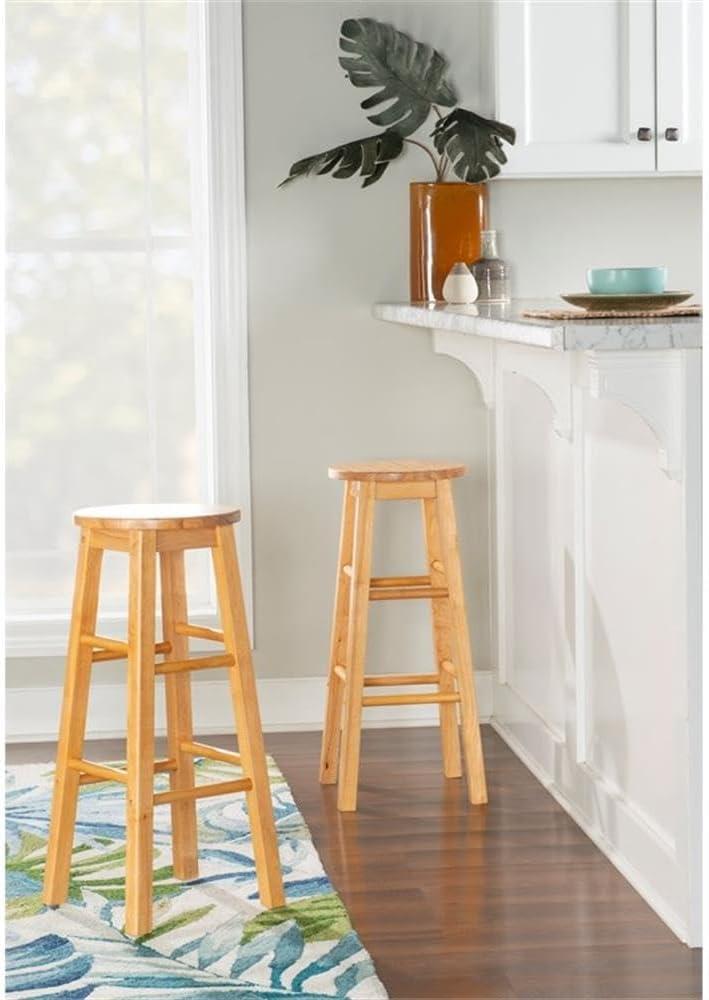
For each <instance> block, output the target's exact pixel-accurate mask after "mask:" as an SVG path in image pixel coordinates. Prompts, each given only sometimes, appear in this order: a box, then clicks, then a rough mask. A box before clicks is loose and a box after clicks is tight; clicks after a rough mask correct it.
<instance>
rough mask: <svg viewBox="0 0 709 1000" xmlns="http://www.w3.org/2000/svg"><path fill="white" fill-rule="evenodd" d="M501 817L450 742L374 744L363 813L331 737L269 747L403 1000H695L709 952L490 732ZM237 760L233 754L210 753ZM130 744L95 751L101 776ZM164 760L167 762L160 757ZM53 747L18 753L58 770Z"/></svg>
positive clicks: (390, 734)
mask: <svg viewBox="0 0 709 1000" xmlns="http://www.w3.org/2000/svg"><path fill="white" fill-rule="evenodd" d="M483 739H484V747H485V755H486V763H487V774H488V785H489V790H490V802H489V804H488V805H487V806H470V805H469V804H468V803H467V801H466V799H465V790H464V785H463V782H462V781H460V780H453V781H446V780H445V779H444V778H443V777H442V774H441V766H440V743H439V738H438V731H437V730H436V729H428V728H426V729H423V728H422V729H393V730H384V729H376V730H371V729H370V730H365V732H364V734H363V747H362V771H361V782H360V793H359V808H358V811H357V812H356V813H349V814H343V813H339V812H338V811H337V807H336V797H337V791H336V788H335V787H334V786H327V787H323V786H321V785H319V784H318V781H317V770H318V756H319V734H317V733H275V734H270V735H269V736H267V744H268V750H269V752H270V753H272V754H273V755H274V757H276V759H277V760H278V763H279V766H280V768H281V770H282V771H283V773H284V775H285V777H286V779H287V781H288V783H289V784H290V786H291V789H292V791H293V795H294V796H295V800H296V802H297V803H298V806H299V807H300V809H301V811H302V813H303V816H304V817H305V821H306V823H307V824H308V826H309V828H310V831H311V833H312V835H313V839H314V841H315V845H316V847H317V849H318V852H319V854H320V857H321V858H322V861H323V864H324V866H325V868H326V870H327V872H328V874H329V876H330V878H331V880H332V882H333V884H334V885H335V888H336V889H337V891H338V892H339V894H340V895H341V897H342V899H343V901H344V903H345V905H346V907H347V909H348V911H349V913H350V916H351V918H352V922H353V924H354V926H355V928H356V929H357V931H358V933H359V934H360V937H361V938H362V940H363V942H364V944H365V946H366V947H367V949H368V950H369V952H370V953H371V955H372V957H373V959H374V962H375V964H376V966H377V971H378V972H379V975H380V976H381V978H382V979H383V981H384V983H385V985H386V987H387V989H388V991H389V993H390V995H391V997H392V998H395V1000H433V998H438V1000H459V998H460V1000H463V998H465V1000H475V998H481V1000H498V998H514V1000H527V998H528V1000H532V998H543V1000H555V998H559V1000H561V998H566V1000H577V998H582V1000H630V998H633V1000H681V998H682V1000H683V998H687V997H692V998H695V997H699V996H700V995H701V985H700V976H701V952H700V951H699V950H696V949H695V950H691V949H689V948H686V947H685V946H684V945H683V944H681V942H680V941H678V940H677V938H676V937H675V936H674V934H673V933H672V932H671V931H670V930H669V929H668V928H667V927H666V926H665V925H664V924H663V923H662V921H661V920H660V919H659V917H657V916H656V914H655V913H654V912H653V911H652V910H651V909H650V907H649V906H648V905H647V904H646V903H645V902H644V901H643V900H642V898H641V897H640V896H639V895H638V894H637V893H636V892H635V890H634V889H633V888H632V887H631V886H630V885H629V884H628V883H627V882H626V881H625V879H624V878H623V877H622V876H621V875H620V874H619V873H618V872H617V871H616V869H615V868H614V867H613V865H612V864H611V863H610V862H609V861H608V860H607V859H606V858H605V857H604V856H603V855H602V854H601V852H600V851H599V850H598V849H597V848H596V847H595V845H594V844H593V843H592V842H591V841H590V840H589V839H588V837H586V835H585V834H584V833H583V832H582V831H581V830H580V829H579V827H578V826H576V824H575V823H574V822H573V820H572V819H570V817H569V816H567V815H566V813H565V812H564V811H563V809H562V808H561V807H560V806H559V805H558V804H557V802H556V801H555V800H554V799H553V798H552V797H551V795H549V793H548V792H546V791H545V789H544V788H543V787H542V785H540V784H539V782H538V781H537V780H536V779H535V778H534V777H533V775H531V774H530V772H529V771H528V770H527V769H526V768H525V767H524V765H523V764H521V763H520V761H519V760H518V759H517V758H516V757H515V756H514V754H513V753H512V752H511V750H510V749H509V748H508V747H507V746H506V745H505V744H504V743H503V741H502V740H501V739H500V738H499V737H498V736H497V734H496V733H494V732H493V731H492V730H491V729H490V727H488V726H484V727H483ZM205 740H206V741H207V742H212V743H214V744H215V745H219V746H225V747H228V748H231V747H233V744H234V738H233V736H232V737H229V736H225V737H223V738H222V737H208V738H207V737H205ZM123 746H124V745H123V743H122V742H119V741H103V742H100V743H96V744H87V756H89V757H90V758H92V759H94V760H109V759H119V758H120V757H121V756H122V755H123V752H124V750H123ZM159 752H162V750H161V751H159ZM52 754H53V748H52V746H51V745H49V744H24V745H14V746H10V747H9V748H8V762H9V763H15V762H16V763H20V762H24V761H30V760H48V759H50V758H51V756H52Z"/></svg>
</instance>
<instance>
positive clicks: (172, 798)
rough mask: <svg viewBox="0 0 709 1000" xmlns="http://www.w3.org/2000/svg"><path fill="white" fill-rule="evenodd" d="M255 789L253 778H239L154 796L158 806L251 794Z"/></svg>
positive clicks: (177, 789) (159, 793)
mask: <svg viewBox="0 0 709 1000" xmlns="http://www.w3.org/2000/svg"><path fill="white" fill-rule="evenodd" d="M252 788H253V782H252V781H251V778H239V779H238V781H218V782H216V783H212V784H211V785H197V786H195V787H194V788H176V789H174V790H171V791H169V792H158V793H157V795H154V796H153V802H154V803H155V805H156V806H161V805H164V804H165V803H166V802H183V801H184V800H185V799H208V798H211V796H213V795H231V794H233V793H235V792H250V791H251V789H252Z"/></svg>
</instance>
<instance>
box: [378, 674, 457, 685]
mask: <svg viewBox="0 0 709 1000" xmlns="http://www.w3.org/2000/svg"><path fill="white" fill-rule="evenodd" d="M439 680H440V678H439V676H438V674H365V676H364V686H365V687H395V686H396V685H403V684H438V682H439Z"/></svg>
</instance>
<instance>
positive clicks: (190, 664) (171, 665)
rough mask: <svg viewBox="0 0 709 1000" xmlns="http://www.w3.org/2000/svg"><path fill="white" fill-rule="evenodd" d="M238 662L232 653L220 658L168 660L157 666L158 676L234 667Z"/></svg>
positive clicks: (200, 657) (222, 655) (198, 657)
mask: <svg viewBox="0 0 709 1000" xmlns="http://www.w3.org/2000/svg"><path fill="white" fill-rule="evenodd" d="M235 663H236V660H235V659H234V657H233V656H232V655H231V653H222V654H220V655H219V656H196V657H195V658H194V660H166V661H165V662H164V663H156V664H155V673H156V674H179V673H182V672H183V671H184V670H208V669H209V668H210V667H233V666H234V664H235Z"/></svg>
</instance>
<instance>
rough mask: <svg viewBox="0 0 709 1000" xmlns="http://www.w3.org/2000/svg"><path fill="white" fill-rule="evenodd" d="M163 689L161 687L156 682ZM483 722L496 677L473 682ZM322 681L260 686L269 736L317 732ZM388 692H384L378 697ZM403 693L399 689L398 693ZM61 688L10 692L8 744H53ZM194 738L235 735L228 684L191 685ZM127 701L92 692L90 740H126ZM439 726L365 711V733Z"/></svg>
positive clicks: (118, 689) (432, 713) (433, 719)
mask: <svg viewBox="0 0 709 1000" xmlns="http://www.w3.org/2000/svg"><path fill="white" fill-rule="evenodd" d="M158 683H159V684H161V682H160V681H159V682H158ZM475 686H476V689H477V693H478V707H479V712H480V718H481V720H482V721H483V722H486V721H488V719H489V718H490V716H491V715H492V674H491V673H489V672H479V673H478V674H477V675H476V678H475ZM325 688H326V681H325V678H324V677H290V678H262V679H260V680H259V681H258V691H259V704H260V707H261V717H262V720H263V727H264V729H265V730H266V732H292V731H298V730H319V729H321V728H322V721H323V716H324V712H325ZM389 690H390V689H388V688H381V689H379V690H378V693H380V692H381V693H386V692H388V691H389ZM400 690H401V689H399V691H400ZM61 698H62V689H61V687H27V688H8V689H7V691H6V699H5V705H6V707H5V712H6V740H7V742H8V743H37V742H42V741H43V740H54V739H56V735H57V726H58V722H59V712H60V708H61ZM192 701H193V711H194V720H195V732H196V733H197V734H198V735H199V734H204V735H207V734H209V733H228V732H231V731H232V730H233V729H234V718H233V715H232V712H231V700H230V696H229V687H228V684H227V682H226V681H224V680H219V681H195V682H194V683H193V684H192ZM155 705H156V708H155V726H156V732H157V733H158V735H164V733H165V703H164V698H163V697H161V695H160V693H158V696H157V698H156V702H155ZM125 719H126V698H125V685H123V684H94V685H93V686H92V689H91V701H90V705H89V717H88V726H87V730H86V736H87V739H108V738H115V737H121V736H124V735H125ZM437 722H438V709H437V707H436V706H435V705H393V706H387V707H382V708H373V709H367V710H365V713H364V726H365V727H366V728H379V729H381V728H384V727H387V726H396V727H399V726H427V725H436V724H437Z"/></svg>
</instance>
